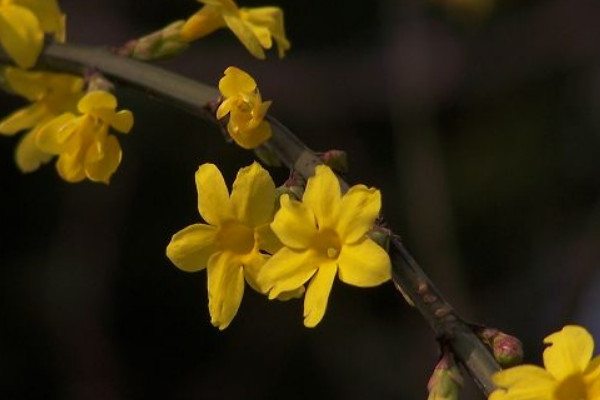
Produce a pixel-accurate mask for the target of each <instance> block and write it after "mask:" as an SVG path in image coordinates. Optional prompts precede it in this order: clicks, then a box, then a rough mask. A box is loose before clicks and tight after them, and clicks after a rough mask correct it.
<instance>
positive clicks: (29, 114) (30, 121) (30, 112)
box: [0, 103, 47, 135]
mask: <svg viewBox="0 0 600 400" xmlns="http://www.w3.org/2000/svg"><path fill="white" fill-rule="evenodd" d="M46 116H47V110H46V108H45V107H44V106H43V105H41V104H39V103H34V104H32V105H30V106H29V107H25V108H21V109H20V110H17V111H15V112H14V113H12V114H10V115H9V116H8V117H6V118H4V119H3V120H2V121H0V134H3V135H14V134H15V133H17V132H20V131H22V130H24V129H31V128H33V127H34V126H36V125H37V124H38V123H39V122H40V121H41V120H42V119H43V118H44V117H46Z"/></svg>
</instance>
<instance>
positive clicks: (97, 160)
mask: <svg viewBox="0 0 600 400" xmlns="http://www.w3.org/2000/svg"><path fill="white" fill-rule="evenodd" d="M122 155H123V152H122V151H121V146H120V145H119V141H118V140H117V138H116V137H115V136H114V135H108V136H106V137H105V138H104V139H103V140H101V141H97V142H96V143H94V144H93V145H91V146H90V147H89V148H88V151H87V153H86V155H85V160H84V168H85V174H86V176H87V177H88V178H89V179H90V180H91V181H93V182H104V183H106V184H108V183H109V181H110V177H111V176H112V174H114V173H115V171H116V170H117V168H118V167H119V164H121V158H122Z"/></svg>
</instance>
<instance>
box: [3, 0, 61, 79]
mask: <svg viewBox="0 0 600 400" xmlns="http://www.w3.org/2000/svg"><path fill="white" fill-rule="evenodd" d="M44 33H51V34H54V36H55V39H56V40H58V41H60V42H63V41H64V38H65V16H64V14H62V13H61V11H60V8H59V7H58V3H57V2H56V0H0V44H2V47H3V48H4V50H6V52H7V53H8V55H9V56H10V57H11V58H12V59H13V60H14V61H15V62H16V63H17V65H18V66H20V67H21V68H31V67H32V66H33V65H34V64H35V63H36V61H37V58H38V56H39V55H40V52H41V51H42V46H43V44H44Z"/></svg>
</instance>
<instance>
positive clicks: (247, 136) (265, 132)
mask: <svg viewBox="0 0 600 400" xmlns="http://www.w3.org/2000/svg"><path fill="white" fill-rule="evenodd" d="M219 90H220V91H221V94H222V95H223V98H224V100H223V102H222V103H221V105H220V106H219V108H218V109H217V118H218V119H222V118H224V117H225V116H226V115H227V114H229V122H228V123H227V131H228V132H229V134H230V135H231V137H232V138H233V140H234V141H235V142H236V143H237V144H238V145H240V146H241V147H243V148H245V149H253V148H255V147H258V146H260V145H261V144H262V143H263V142H264V141H266V140H267V139H269V138H270V137H271V125H269V123H268V122H267V121H265V120H264V117H265V115H266V113H267V110H268V109H269V107H270V106H271V102H270V101H265V102H263V101H262V98H261V96H260V93H259V91H258V87H257V85H256V81H255V80H254V79H253V78H252V77H251V76H250V75H248V74H247V73H246V72H244V71H242V70H241V69H239V68H236V67H229V68H227V69H226V70H225V76H224V77H223V78H221V80H220V81H219Z"/></svg>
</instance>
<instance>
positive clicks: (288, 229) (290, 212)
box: [271, 194, 317, 250]
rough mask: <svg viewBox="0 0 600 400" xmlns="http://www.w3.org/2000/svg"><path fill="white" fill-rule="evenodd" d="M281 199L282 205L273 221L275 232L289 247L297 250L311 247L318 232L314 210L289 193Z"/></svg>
mask: <svg viewBox="0 0 600 400" xmlns="http://www.w3.org/2000/svg"><path fill="white" fill-rule="evenodd" d="M279 201H280V203H281V207H280V208H279V211H277V214H275V219H274V220H273V222H272V223H271V228H272V229H273V232H275V234H276V235H277V237H278V238H279V240H281V242H282V243H283V244H285V245H286V246H288V247H291V248H293V249H297V250H302V249H307V248H309V247H310V245H311V242H312V240H313V238H314V237H315V235H316V234H317V227H316V225H315V216H314V214H313V212H312V211H311V210H310V209H309V208H308V207H306V206H305V205H304V204H303V203H301V202H299V201H297V200H294V199H291V198H290V196H289V195H287V194H284V195H282V196H281V197H280V199H279Z"/></svg>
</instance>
